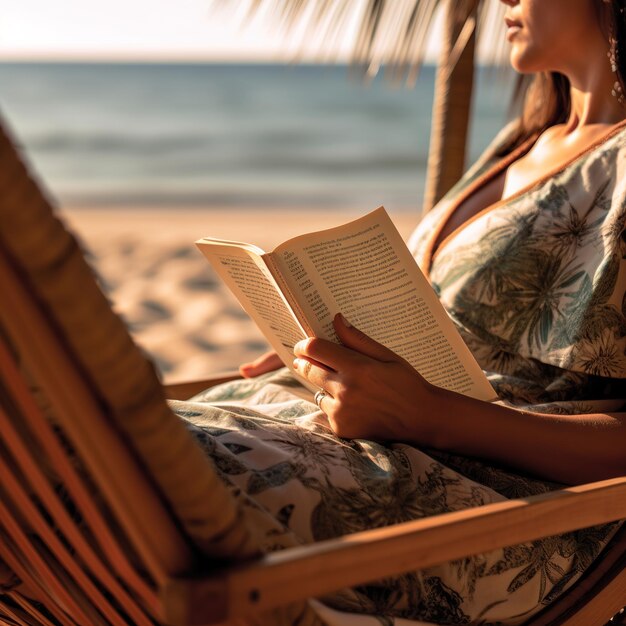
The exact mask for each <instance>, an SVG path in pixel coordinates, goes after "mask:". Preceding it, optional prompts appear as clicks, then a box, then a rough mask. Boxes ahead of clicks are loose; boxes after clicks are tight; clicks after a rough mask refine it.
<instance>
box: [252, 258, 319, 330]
mask: <svg viewBox="0 0 626 626" xmlns="http://www.w3.org/2000/svg"><path fill="white" fill-rule="evenodd" d="M262 258H263V261H265V265H266V266H267V269H268V270H269V271H270V274H271V275H272V276H273V278H274V280H275V281H276V284H277V285H278V287H279V289H280V290H281V291H282V293H283V295H284V296H285V300H287V302H288V303H289V306H290V307H291V310H292V311H293V313H294V315H295V316H296V319H297V320H298V322H300V326H302V328H303V329H304V331H305V332H306V334H307V335H308V336H309V337H313V336H314V334H315V333H314V332H313V329H312V328H311V325H310V324H309V322H308V320H307V317H306V315H305V314H304V310H303V309H302V307H301V306H300V303H299V302H298V300H297V298H296V297H295V296H294V294H293V292H292V291H291V288H290V287H289V284H288V283H287V281H286V280H285V278H284V276H283V275H282V272H281V271H280V269H279V268H278V265H276V262H275V261H274V259H273V257H272V255H271V254H264V255H263V257H262Z"/></svg>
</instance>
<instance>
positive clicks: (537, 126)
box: [497, 0, 626, 156]
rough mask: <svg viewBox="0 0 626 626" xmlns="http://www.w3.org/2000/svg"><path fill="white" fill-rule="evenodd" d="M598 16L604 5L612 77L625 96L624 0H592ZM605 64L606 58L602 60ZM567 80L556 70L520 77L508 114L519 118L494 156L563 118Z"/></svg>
mask: <svg viewBox="0 0 626 626" xmlns="http://www.w3.org/2000/svg"><path fill="white" fill-rule="evenodd" d="M596 2H597V4H598V5H599V6H598V16H600V14H601V9H602V8H604V10H605V11H606V15H607V16H608V20H607V22H608V23H607V24H606V31H607V35H608V36H609V37H611V36H612V37H614V38H615V40H616V44H615V60H616V65H617V71H616V80H617V81H619V83H620V85H621V87H622V91H621V93H622V94H623V95H624V97H626V0H610V1H609V2H604V1H603V0H596ZM606 62H607V63H609V59H608V58H607V60H606ZM571 105H572V103H571V99H570V83H569V79H568V78H567V77H565V76H564V75H563V74H559V73H558V72H541V73H538V74H531V75H525V76H520V77H519V79H518V81H517V84H516V87H515V90H514V93H513V101H512V105H511V114H512V116H514V117H516V118H518V119H519V126H518V128H517V129H516V132H515V133H513V136H512V137H511V138H510V139H509V140H508V141H507V142H506V143H505V144H504V145H503V146H501V147H500V148H499V150H498V152H497V156H504V155H505V154H508V153H509V152H510V151H511V150H513V149H515V148H516V147H517V146H519V145H520V144H522V143H523V142H524V141H526V140H527V139H529V138H530V137H532V136H533V135H537V134H539V133H542V132H543V131H544V130H546V129H547V128H549V127H550V126H554V125H555V124H563V123H564V122H566V121H567V119H568V118H569V115H570V110H571Z"/></svg>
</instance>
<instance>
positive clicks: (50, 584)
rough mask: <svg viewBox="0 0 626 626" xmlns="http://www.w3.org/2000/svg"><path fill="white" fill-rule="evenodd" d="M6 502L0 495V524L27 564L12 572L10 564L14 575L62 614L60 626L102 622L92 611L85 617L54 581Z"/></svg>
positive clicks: (43, 560) (51, 572)
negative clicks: (31, 573)
mask: <svg viewBox="0 0 626 626" xmlns="http://www.w3.org/2000/svg"><path fill="white" fill-rule="evenodd" d="M8 501H9V499H8V496H7V494H6V493H3V497H2V498H1V499H0V520H1V521H0V524H1V525H2V527H3V528H4V531H5V533H6V534H7V535H8V537H9V538H10V539H11V540H12V542H13V543H14V545H15V547H16V550H17V551H19V554H20V555H21V557H22V558H21V559H20V560H21V562H22V563H23V564H24V563H28V568H26V567H25V566H24V567H21V568H20V566H19V565H18V566H17V568H16V567H15V565H16V563H15V560H14V562H13V565H12V567H13V568H14V571H15V572H16V573H17V574H18V576H20V578H24V575H26V577H27V580H28V582H30V583H35V585H37V586H38V587H39V588H40V589H41V591H42V592H43V593H44V594H45V595H46V597H48V598H49V599H50V600H51V601H52V603H53V604H54V605H55V607H57V608H58V609H59V611H62V613H61V614H60V617H61V618H62V619H61V620H60V621H61V623H65V622H68V623H69V622H71V623H75V624H77V625H81V624H91V620H93V622H94V626H100V624H102V621H101V620H100V619H99V618H98V617H97V616H96V615H95V614H94V612H93V611H89V613H88V614H86V613H85V612H84V611H83V609H82V607H81V606H80V605H79V604H78V603H77V602H76V600H75V598H73V597H72V595H71V594H70V593H69V591H68V589H67V588H66V587H65V586H64V585H63V583H62V582H61V580H59V578H57V576H56V572H55V571H53V570H52V568H51V567H50V564H49V563H47V562H46V560H45V559H44V557H43V556H42V554H41V553H40V552H39V550H38V549H37V548H35V547H34V546H33V545H32V543H31V541H30V540H29V538H28V537H27V536H26V534H25V533H24V531H23V530H22V528H21V524H20V523H19V522H18V521H17V520H16V519H15V518H14V516H13V513H12V511H11V510H10V509H9V508H8V507H7V506H6V503H7V502H8ZM29 569H32V570H35V571H36V572H37V576H36V577H34V576H32V575H30V573H29V572H28V570H29ZM63 620H65V622H64V621H63Z"/></svg>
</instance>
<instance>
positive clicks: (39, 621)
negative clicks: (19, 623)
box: [8, 592, 58, 626]
mask: <svg viewBox="0 0 626 626" xmlns="http://www.w3.org/2000/svg"><path fill="white" fill-rule="evenodd" d="M8 595H9V597H10V598H11V599H12V600H13V602H15V603H16V604H18V605H19V606H20V607H21V608H22V609H23V610H24V612H25V613H26V614H27V615H29V616H30V617H31V618H32V621H31V622H30V623H31V624H34V625H35V626H58V625H57V624H54V623H53V622H51V621H50V619H49V618H48V616H47V615H44V614H43V613H42V611H41V610H40V609H39V607H38V606H37V605H36V604H35V603H34V602H33V601H32V600H29V599H27V598H25V597H24V596H22V594H20V593H17V592H10V593H9V594H8Z"/></svg>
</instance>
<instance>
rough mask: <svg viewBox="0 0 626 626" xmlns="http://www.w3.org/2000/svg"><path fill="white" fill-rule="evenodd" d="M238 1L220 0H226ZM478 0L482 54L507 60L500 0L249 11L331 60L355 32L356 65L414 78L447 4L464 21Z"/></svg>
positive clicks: (274, 3) (302, 4)
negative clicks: (270, 21)
mask: <svg viewBox="0 0 626 626" xmlns="http://www.w3.org/2000/svg"><path fill="white" fill-rule="evenodd" d="M234 2H235V0H214V4H220V5H232V4H233V3H234ZM476 2H479V4H480V7H479V11H478V20H477V24H476V30H477V35H478V45H479V50H480V54H481V58H482V59H483V61H485V62H487V63H488V64H494V65H500V64H503V63H504V61H505V59H506V58H507V54H506V41H505V37H504V23H503V14H504V10H505V7H504V5H503V4H502V3H501V2H498V1H497V0H457V1H453V0H248V16H253V17H254V16H255V15H257V14H259V13H263V14H264V15H266V16H270V17H271V18H272V20H273V22H274V23H275V24H276V27H277V30H278V31H279V32H280V31H282V33H283V35H289V36H291V37H293V35H294V33H297V34H298V36H299V39H300V41H301V43H302V46H301V48H300V49H301V50H302V49H303V48H304V44H305V43H306V45H307V49H308V50H310V49H311V45H312V42H316V43H315V44H314V47H315V48H316V51H317V52H319V54H320V56H322V57H325V58H326V59H327V60H328V59H332V56H333V54H334V55H336V51H337V50H339V49H341V42H345V40H346V38H347V37H351V38H353V40H354V44H353V47H352V52H351V61H352V64H353V65H354V66H355V67H357V68H359V69H360V70H361V71H362V72H363V73H364V74H366V75H370V76H372V75H375V74H376V73H377V72H378V71H379V69H380V68H381V67H385V68H387V69H388V70H389V71H390V72H391V74H392V76H393V77H394V78H396V79H401V80H407V79H408V80H409V81H410V82H413V80H414V78H415V76H416V74H417V71H418V70H419V67H420V66H421V64H422V63H423V61H424V56H425V52H426V46H427V43H428V40H429V37H430V36H431V32H432V26H433V24H434V23H435V21H436V18H437V14H438V12H439V11H440V10H442V9H443V7H444V5H446V4H447V5H449V7H450V8H451V10H452V11H453V12H454V14H455V15H458V17H459V19H460V20H461V19H465V18H464V16H466V15H468V13H470V12H471V11H469V10H468V6H469V5H475V3H476ZM355 26H356V31H355ZM355 32H356V34H355ZM460 47H461V48H462V45H461V46H460ZM329 50H330V51H332V52H329ZM460 51H462V50H460Z"/></svg>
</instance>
